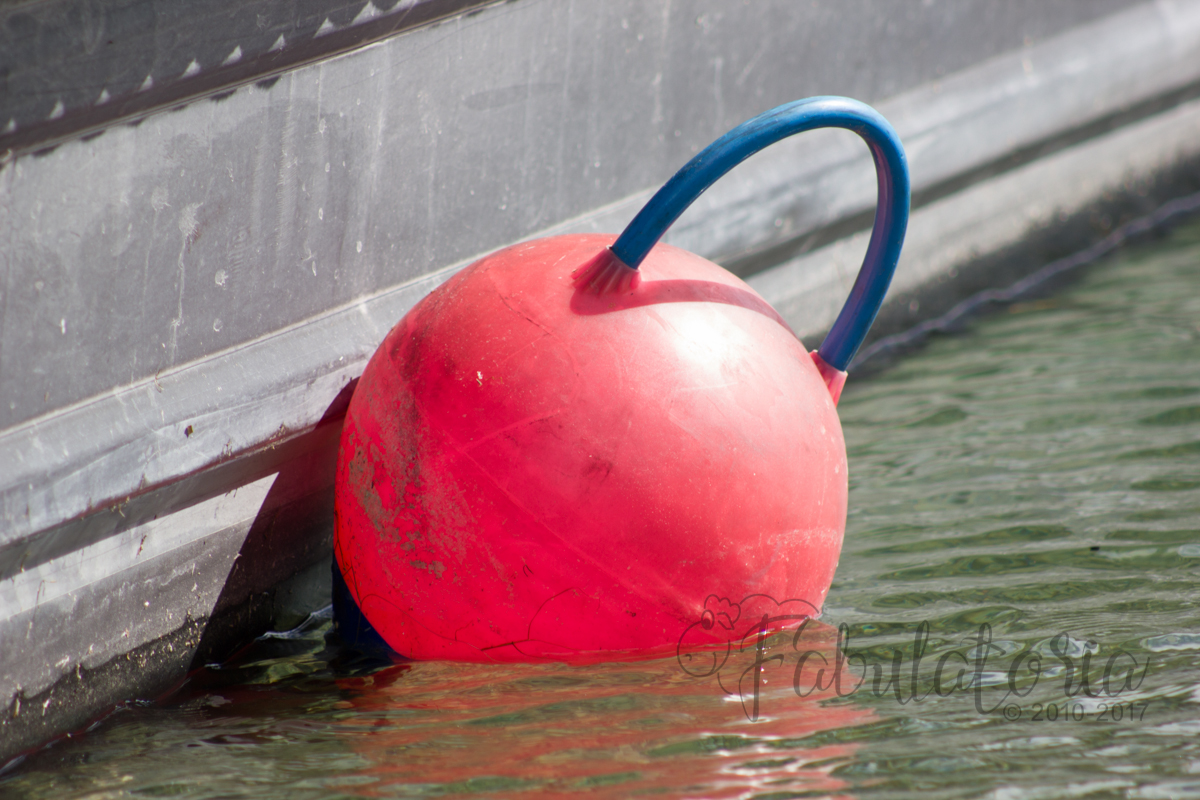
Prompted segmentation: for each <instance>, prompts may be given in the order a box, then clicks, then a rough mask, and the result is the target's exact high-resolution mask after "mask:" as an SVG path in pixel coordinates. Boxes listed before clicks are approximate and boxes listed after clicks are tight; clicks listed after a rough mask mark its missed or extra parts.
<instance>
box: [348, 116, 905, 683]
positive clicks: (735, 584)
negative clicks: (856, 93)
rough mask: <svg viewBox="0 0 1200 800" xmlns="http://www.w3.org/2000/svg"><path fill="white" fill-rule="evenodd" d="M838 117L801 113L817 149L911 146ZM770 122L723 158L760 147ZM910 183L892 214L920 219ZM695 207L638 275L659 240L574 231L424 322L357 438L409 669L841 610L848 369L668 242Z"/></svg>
mask: <svg viewBox="0 0 1200 800" xmlns="http://www.w3.org/2000/svg"><path fill="white" fill-rule="evenodd" d="M814 102H818V101H801V102H800V103H797V104H791V106H789V107H784V108H791V107H798V110H797V111H794V114H793V115H797V114H801V113H803V114H805V115H807V116H805V117H804V120H803V121H804V123H805V124H806V125H807V127H799V129H801V130H803V129H807V128H808V127H817V126H818V125H828V124H837V120H835V121H834V122H830V120H829V117H830V115H831V114H834V113H836V114H841V115H843V116H845V115H846V114H848V113H849V112H848V111H847V105H846V104H850V106H849V109H850V111H852V112H853V117H852V121H853V122H854V123H855V124H857V125H859V126H860V127H862V126H863V125H864V123H862V119H863V118H864V117H866V119H867V120H868V122H870V123H871V125H873V126H874V127H871V128H870V132H874V131H877V130H883V131H884V132H885V133H888V132H890V128H887V127H886V122H882V120H881V118H879V117H878V115H876V114H874V112H873V111H870V109H866V111H865V112H864V111H863V110H862V109H865V108H866V107H865V106H861V104H856V103H853V101H846V100H841V99H838V103H839V104H840V105H835V107H834V108H833V109H832V111H831V110H830V109H829V108H828V107H827V106H828V105H829V104H830V103H831V102H832V101H831V99H828V98H822V99H820V102H824V103H825V104H826V105H825V106H821V107H819V108H816V109H815V110H814V108H812V107H811V106H803V107H801V104H804V103H808V104H812V103H814ZM776 112H778V109H777V110H776ZM776 112H769V113H776ZM818 112H821V113H823V114H824V116H822V117H820V119H818V120H817V122H816V123H814V122H813V121H812V119H811V118H812V117H813V116H814V115H816V114H818ZM868 112H869V113H868ZM872 115H873V116H872ZM765 116H767V115H764V117H765ZM761 119H762V118H757V119H756V120H752V121H751V122H750V123H746V124H745V125H743V126H741V127H740V128H739V129H735V131H733V132H731V133H730V134H729V135H727V136H726V137H725V138H724V139H722V140H720V141H718V142H717V143H715V144H714V145H713V146H712V147H710V148H709V150H706V151H705V153H708V152H709V151H710V150H713V148H716V147H717V146H718V145H721V144H722V142H725V141H726V140H729V139H730V138H731V137H733V140H734V141H736V142H739V143H743V144H744V142H743V140H744V139H745V137H746V136H747V135H748V134H747V133H746V132H745V131H743V130H742V129H744V128H746V127H747V126H750V125H751V124H752V123H755V122H757V121H758V120H761ZM837 119H841V117H838V118H837ZM881 122H882V126H881V125H880V123H881ZM793 127H797V124H796V123H795V122H793ZM843 127H851V128H852V129H855V130H858V128H854V127H853V126H852V125H850V124H844V125H843ZM739 131H742V132H741V133H740V134H739ZM794 132H796V131H795V130H790V132H789V133H784V134H782V135H790V133H794ZM858 132H859V133H860V134H862V135H863V136H864V138H867V139H868V142H869V143H872V144H873V151H874V152H875V155H876V163H877V166H879V165H880V163H881V160H882V162H883V164H884V167H888V170H889V172H888V181H886V183H887V185H888V188H889V189H891V188H893V187H894V185H895V183H896V182H897V181H896V180H895V177H894V173H895V172H896V171H897V168H896V164H897V163H898V164H899V168H900V171H901V172H903V151H902V150H900V151H899V153H900V155H899V161H898V162H897V160H896V158H895V157H894V154H893V153H889V152H882V151H883V148H878V147H874V140H873V139H872V138H871V137H869V136H868V135H867V134H866V133H863V131H862V130H858ZM774 133H777V132H773V133H772V135H774ZM735 134H738V136H735ZM891 136H892V137H893V138H894V134H891ZM777 138H781V136H780V135H775V139H777ZM775 139H772V141H774V140H775ZM768 143H769V142H768ZM761 146H765V145H763V144H759V145H758V147H761ZM898 148H899V145H898V142H897V143H896V144H895V148H893V149H894V150H895V149H898ZM755 149H757V148H755ZM750 152H753V150H750ZM881 152H882V155H881ZM705 153H702V154H701V155H700V156H698V157H697V160H700V159H701V158H702V157H704V155H705ZM746 155H749V153H745V154H744V155H741V156H740V158H738V159H737V160H738V161H740V160H741V159H743V158H745V157H746ZM888 158H890V159H891V160H890V161H888ZM733 163H737V162H736V161H734V162H733ZM693 164H694V162H693ZM693 164H689V167H685V169H684V170H683V171H681V173H680V175H684V174H685V173H686V172H687V171H688V169H689V168H691V167H693ZM703 166H704V165H703V164H701V167H703ZM729 166H732V165H731V164H730V165H724V164H716V165H715V166H711V167H710V169H711V170H713V171H715V170H718V169H719V170H720V172H724V171H725V170H727V169H728V168H729ZM695 174H696V169H693V172H692V173H691V175H692V176H694V175H695ZM718 174H719V173H718ZM880 174H881V176H883V175H884V169H883V167H880ZM903 177H904V180H903V185H902V189H903V192H902V195H903V197H902V200H903V203H902V205H903V214H902V215H901V216H900V218H899V220H898V224H899V237H896V236H895V235H894V232H895V228H896V224H897V220H895V219H894V218H893V219H891V220H890V221H889V219H886V218H885V219H884V224H881V223H880V215H878V214H877V220H876V237H874V238H875V239H878V240H879V241H880V242H882V243H877V242H875V241H873V243H872V250H870V251H868V265H869V262H871V259H872V258H875V260H876V261H881V262H886V261H888V260H889V259H890V262H891V263H890V265H888V264H886V263H884V266H883V271H885V272H886V276H885V280H884V289H886V280H887V279H890V276H891V270H892V269H894V266H895V256H898V253H899V243H900V241H902V238H903V227H904V222H905V219H906V215H907V205H908V186H907V175H906V174H905V175H904V176H903ZM688 178H689V176H688V175H684V179H685V180H686V179H688ZM679 180H680V178H679V176H676V178H675V179H673V180H672V182H671V183H668V184H667V186H666V187H664V189H663V190H662V192H660V194H662V193H664V192H668V190H669V189H671V187H672V186H673V185H674V184H675V183H676V182H677V181H679ZM712 180H715V177H713V178H710V179H709V180H708V181H707V182H706V183H703V186H701V187H700V191H702V190H703V188H704V186H707V185H708V184H710V183H711V182H712ZM884 184H885V181H884V180H883V178H882V177H881V183H880V185H881V203H880V209H885V208H886V210H887V212H888V213H892V214H893V217H895V211H896V208H897V207H898V206H899V205H900V203H899V201H898V200H896V199H895V198H894V197H891V196H889V197H888V198H887V203H886V206H885V203H884V202H882V200H884V198H883V187H884ZM698 193H699V191H695V192H694V193H693V194H692V195H691V196H692V197H694V196H695V194H698ZM893 194H895V192H893ZM668 199H669V198H668ZM664 202H666V201H664ZM687 202H690V199H688V200H687ZM661 205H662V204H661V203H660V206H658V208H660V210H661ZM683 205H684V206H686V203H684V204H683ZM654 208H656V206H655V201H651V204H650V205H648V206H647V209H646V210H644V211H643V214H642V215H639V219H641V218H642V217H643V216H644V215H645V214H646V213H647V211H652V210H653V209H654ZM681 211H682V208H679V209H678V210H677V211H674V213H673V215H671V214H667V215H666V216H667V217H669V218H668V219H666V222H665V224H662V218H663V215H662V214H661V213H660V215H659V218H658V219H657V220H656V221H653V222H655V224H656V225H660V226H661V228H660V229H659V230H658V232H657V234H656V235H653V236H652V237H647V236H646V235H644V234H643V235H642V241H641V244H640V245H638V243H637V242H635V245H637V246H643V245H644V251H645V252H642V253H641V254H638V255H634V256H628V255H626V253H627V252H629V248H628V246H626V247H625V248H624V249H622V241H623V240H626V239H628V238H630V237H631V234H630V231H634V234H637V232H638V228H637V225H638V221H637V220H635V222H634V223H633V224H631V226H630V228H629V229H627V231H626V234H625V235H623V237H622V240H618V241H617V242H616V243H614V242H613V238H614V237H611V236H599V235H587V236H560V237H555V238H549V239H542V240H537V241H533V242H529V243H525V244H519V245H516V246H513V247H510V248H507V249H505V250H502V251H500V252H498V253H495V254H493V255H491V256H488V257H486V258H484V259H482V260H481V261H478V262H476V263H475V264H473V265H471V266H470V267H468V268H466V269H465V270H463V271H462V272H460V273H458V274H457V275H456V276H454V277H453V278H451V279H450V280H449V281H448V282H447V283H445V284H444V285H443V286H441V287H440V288H439V289H437V290H436V291H434V292H433V293H432V294H430V295H429V296H428V297H426V298H425V299H424V300H423V301H421V302H420V303H419V304H418V305H417V306H416V307H414V308H413V309H412V310H411V311H410V312H409V313H408V314H407V315H406V316H405V317H404V319H403V320H401V321H400V323H399V324H398V325H397V326H396V327H395V328H394V329H393V330H392V331H391V332H390V333H389V334H388V336H387V338H386V339H385V340H384V342H383V343H382V345H380V347H379V349H378V351H377V352H376V353H375V355H374V357H373V358H372V359H371V361H370V363H369V364H368V366H367V368H366V370H365V372H364V373H363V375H362V378H361V379H360V381H359V385H358V387H357V389H356V390H355V393H354V396H353V398H352V400H351V403H350V407H349V410H348V412H347V416H346V422H345V428H344V432H343V434H342V443H341V452H340V457H339V463H338V474H337V486H336V512H337V514H336V529H335V554H336V560H337V564H338V566H339V568H340V569H341V571H342V575H343V576H344V578H345V583H346V586H347V587H348V589H349V592H350V595H351V597H352V599H353V601H354V602H355V603H356V604H357V606H358V607H359V609H360V610H361V612H362V615H363V616H364V617H365V618H366V620H367V621H368V622H369V623H370V625H371V626H372V627H373V628H374V629H375V630H376V631H377V632H378V633H379V634H380V635H381V636H382V638H383V639H384V640H385V641H386V642H387V644H388V645H389V646H390V647H391V648H392V649H394V650H395V651H397V652H398V653H400V654H402V655H405V656H408V657H412V658H419V659H430V658H445V659H458V660H495V661H520V660H530V659H565V660H572V659H578V658H590V657H597V656H600V657H603V656H606V655H609V656H611V655H615V654H617V653H621V652H629V651H636V652H638V653H642V654H653V653H659V652H664V651H671V650H673V649H674V648H675V647H676V645H677V644H678V643H679V642H680V640H681V637H682V636H683V635H684V633H685V632H689V633H688V635H689V640H690V641H691V642H692V643H695V642H696V633H697V631H700V632H704V631H709V632H710V634H711V637H710V638H711V639H712V640H714V641H721V640H722V636H723V635H724V634H725V631H724V630H723V629H722V626H721V625H718V624H715V623H714V620H717V616H716V615H718V614H719V613H723V612H722V609H723V608H727V607H729V606H730V604H731V603H732V604H736V603H737V601H739V600H741V599H742V598H746V597H748V596H760V597H762V596H765V597H766V598H770V600H771V602H772V603H774V604H783V606H786V607H787V608H789V609H791V608H795V607H799V606H803V607H805V608H808V609H810V610H811V612H812V613H816V611H817V609H819V608H820V606H821V604H822V602H823V600H824V598H825V594H826V592H827V591H828V589H829V585H830V582H831V580H832V578H833V574H834V570H835V568H836V565H837V560H838V554H839V552H840V548H841V542H842V533H843V529H844V526H845V518H846V496H847V467H846V454H845V446H844V444H843V440H842V431H841V426H840V424H839V422H838V418H837V413H836V410H835V404H836V394H837V392H838V391H840V378H842V377H844V372H842V371H841V370H842V369H843V368H844V366H845V364H844V363H841V364H834V365H833V366H830V364H828V363H826V362H827V361H829V359H828V358H826V357H823V356H816V354H813V356H810V354H808V353H807V352H806V351H805V349H804V347H803V345H802V344H801V343H800V342H799V340H798V339H797V338H796V336H795V335H794V334H793V333H792V331H791V330H790V329H789V328H788V326H787V325H786V324H785V323H784V321H783V320H782V319H781V318H780V317H779V315H778V314H776V313H775V311H774V310H773V309H772V308H771V307H770V306H769V305H768V304H767V303H766V302H765V301H764V300H763V299H762V298H761V297H759V296H758V295H757V294H756V293H755V292H754V291H753V290H752V289H751V288H750V287H749V286H747V285H746V284H745V283H744V282H742V281H741V280H739V279H738V278H737V277H735V276H733V275H732V274H730V273H729V272H727V271H726V270H724V269H722V268H720V267H718V266H717V265H715V264H712V263H711V262H709V261H706V260H705V259H703V258H701V257H699V256H696V255H693V254H691V253H688V252H686V251H684V250H680V249H678V248H674V247H670V246H667V245H661V244H660V245H658V246H654V242H655V241H657V239H658V237H659V236H661V233H662V230H665V227H666V226H667V225H669V224H670V222H671V221H673V220H674V219H675V217H677V216H678V214H679V213H680V212H681ZM885 216H886V214H885ZM881 228H883V229H886V230H884V231H883V234H889V232H890V234H892V235H890V238H889V236H888V235H883V234H881V233H880V231H881ZM632 238H634V239H636V236H633V237H632ZM647 238H649V239H650V240H649V243H648V244H646V243H645V240H646V239H647ZM892 244H894V247H892V246H891V245H892ZM610 245H611V249H610ZM651 248H653V249H651ZM889 248H890V249H889ZM634 249H637V247H635V248H634ZM892 250H894V253H892V252H891V251H892ZM647 253H648V254H647ZM881 254H882V255H881ZM634 268H636V269H637V272H636V273H635V272H633V269H634ZM878 271H879V270H878V269H877V270H876V273H877V272H878ZM863 272H864V275H865V274H867V273H868V272H869V270H867V269H865V268H864V271H863ZM871 280H874V281H876V282H877V281H878V277H877V275H876V277H875V278H872V279H871ZM870 282H871V281H870V280H869V281H867V283H870ZM860 283H864V281H863V279H862V278H860ZM876 288H877V286H874V285H871V286H867V288H866V289H862V290H861V291H860V290H859V289H860V287H857V286H856V291H858V294H859V295H860V296H861V295H863V294H864V293H865V292H867V291H868V290H873V289H876ZM860 299H861V297H860ZM879 299H882V292H879ZM853 301H854V296H853V295H852V304H853ZM865 302H867V304H868V305H870V302H872V300H871V298H869V297H868V298H867V301H865ZM877 308H878V302H875V305H874V308H871V309H869V311H870V317H871V318H873V317H874V313H875V310H877ZM855 313H856V314H859V316H861V312H855ZM843 316H845V314H844V315H843ZM839 322H841V320H840V319H839ZM859 322H861V320H859ZM869 324H870V319H868V320H867V321H866V325H869ZM860 327H861V325H860ZM835 331H836V326H835ZM863 333H865V328H864V329H863ZM831 336H832V335H831ZM828 341H829V340H827V343H828ZM859 342H861V336H859V339H858V342H853V343H852V347H850V348H849V350H850V355H852V354H853V350H854V349H856V348H857V346H858V343H859ZM824 347H825V345H823V346H822V348H823V349H824ZM843 349H845V348H843ZM814 356H815V358H814ZM848 360H849V356H845V361H848ZM823 372H824V374H822V373H823ZM789 603H790V604H791V605H788V604H789ZM723 604H724V605H723ZM706 614H707V615H708V616H707V617H706V616H705V615H706ZM783 616H786V615H783ZM793 616H794V615H793ZM710 618H711V619H710ZM697 622H701V623H707V624H702V625H701V626H700V627H699V628H697V627H696V623H697Z"/></svg>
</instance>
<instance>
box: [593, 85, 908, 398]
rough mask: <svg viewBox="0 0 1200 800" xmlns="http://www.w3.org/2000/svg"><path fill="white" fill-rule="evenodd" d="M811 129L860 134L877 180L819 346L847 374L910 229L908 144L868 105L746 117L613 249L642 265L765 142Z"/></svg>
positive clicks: (839, 104)
mask: <svg viewBox="0 0 1200 800" xmlns="http://www.w3.org/2000/svg"><path fill="white" fill-rule="evenodd" d="M814 128H845V129H847V130H851V131H854V132H855V133H857V134H858V135H859V136H861V137H862V138H863V139H864V140H865V141H866V143H867V146H868V147H870V148H871V156H872V157H873V158H874V159H875V175H876V178H877V179H878V182H879V196H878V200H877V204H876V207H875V226H874V229H873V230H872V231H871V243H870V244H869V245H868V246H867V255H866V257H865V258H864V259H863V264H862V268H861V269H860V270H859V272H858V278H857V279H856V280H855V281H854V287H853V288H852V289H851V290H850V297H849V299H848V300H847V301H846V304H845V305H844V306H843V307H842V310H841V312H840V313H839V314H838V317H837V320H836V321H835V322H834V323H833V328H831V329H830V331H829V334H828V335H827V336H826V337H825V341H823V342H822V343H821V346H820V347H819V348H817V355H819V356H820V358H821V360H822V362H823V363H824V364H827V365H828V366H830V367H832V368H833V369H835V370H837V371H838V372H843V373H844V372H845V370H846V367H847V366H849V364H850V360H851V359H852V358H854V354H855V353H856V352H858V348H859V346H860V345H861V344H862V343H863V339H865V338H866V336H867V331H868V330H869V329H870V327H871V323H873V322H874V321H875V316H876V314H878V313H879V307H880V306H881V305H882V304H883V298H884V295H885V294H887V289H888V285H889V284H890V283H891V282H892V275H893V274H894V273H895V271H896V263H897V262H898V261H899V260H900V248H901V247H902V246H903V244H904V232H905V229H906V228H907V227H908V205H909V195H910V191H911V190H910V185H909V177H908V160H907V159H906V158H905V155H904V147H903V146H902V145H901V144H900V137H898V136H897V135H896V131H895V130H893V129H892V126H891V125H889V124H888V121H887V120H885V119H884V118H883V117H882V116H880V114H879V112H878V111H876V110H875V109H873V108H871V107H870V106H868V105H866V104H864V103H860V102H858V101H857V100H851V99H850V98H848V97H810V98H807V99H805V100H797V101H795V102H792V103H785V104H783V105H781V106H778V107H777V108H773V109H771V110H770V111H767V112H766V113H763V114H759V115H758V116H757V117H755V118H754V119H751V120H747V121H746V122H743V123H742V124H741V125H738V126H737V127H736V128H734V129H733V130H731V131H729V133H727V134H725V135H724V136H722V137H721V138H720V139H717V140H716V141H715V142H713V143H712V144H710V145H709V146H708V147H706V148H704V150H702V151H701V152H700V153H699V154H698V155H697V156H696V157H695V158H693V159H692V160H691V161H689V162H688V163H687V164H685V165H684V167H683V169H681V170H679V172H676V173H675V175H674V176H673V177H672V178H671V180H669V181H667V182H666V183H665V184H664V185H663V187H662V188H661V189H659V190H658V192H657V193H655V195H654V197H652V198H650V202H648V203H646V205H645V207H643V208H642V210H641V211H639V212H638V215H637V216H636V217H634V218H633V221H632V222H630V223H629V225H628V227H626V228H625V230H624V232H623V233H622V234H621V236H620V237H619V238H618V239H617V241H616V242H614V243H613V245H612V247H611V248H610V249H611V251H612V253H613V255H615V256H616V257H617V258H619V259H620V260H621V261H622V262H624V264H625V265H626V266H629V267H632V268H634V269H637V267H638V265H639V264H641V263H642V260H643V259H645V257H646V255H647V254H648V253H649V252H650V248H652V247H654V245H655V244H656V243H657V242H658V240H659V239H660V238H662V235H663V234H664V233H666V231H667V228H669V227H671V224H672V223H674V222H675V220H677V219H679V215H680V214H682V213H683V212H684V210H685V209H686V208H687V207H688V206H690V205H691V204H692V202H693V201H694V200H695V199H696V198H697V197H699V196H700V195H701V194H702V193H703V192H704V190H705V189H707V188H708V187H709V186H712V185H713V183H715V182H716V181H717V180H718V179H719V178H720V177H721V176H722V175H724V174H725V173H726V172H728V171H729V170H731V169H733V168H734V167H735V166H737V165H738V164H740V163H741V162H743V161H745V160H746V159H747V158H749V157H750V156H752V155H754V154H755V153H757V152H758V151H759V150H762V149H763V148H764V147H767V146H768V145H772V144H774V143H775V142H778V141H779V140H780V139H786V138H787V137H789V136H792V135H794V134H797V133H801V132H803V131H810V130H813V129H814ZM830 388H831V390H832V386H831V387H830ZM839 389H840V386H839Z"/></svg>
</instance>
